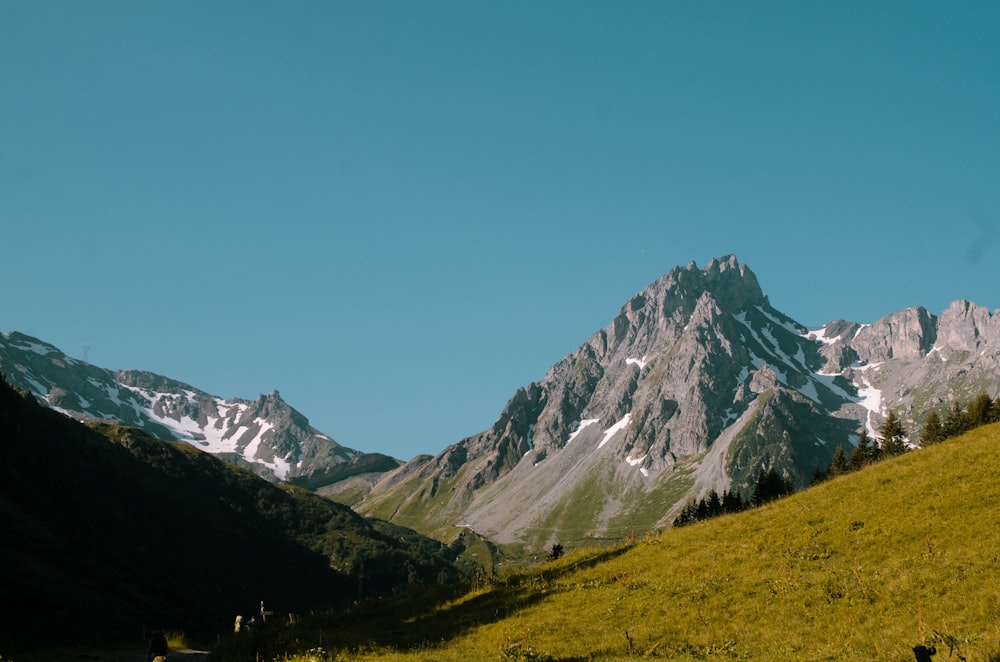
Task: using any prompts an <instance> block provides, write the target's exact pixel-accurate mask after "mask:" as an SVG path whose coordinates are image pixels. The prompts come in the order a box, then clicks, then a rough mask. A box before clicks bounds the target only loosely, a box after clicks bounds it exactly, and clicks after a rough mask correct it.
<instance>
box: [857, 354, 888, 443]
mask: <svg viewBox="0 0 1000 662" xmlns="http://www.w3.org/2000/svg"><path fill="white" fill-rule="evenodd" d="M879 365H880V364H878V363H872V364H870V365H867V366H863V367H858V368H856V370H857V371H858V377H859V379H860V380H861V384H859V385H858V397H859V398H860V400H859V401H858V404H860V405H861V406H862V407H864V408H865V409H867V410H868V414H867V416H865V428H866V429H867V430H868V433H869V434H870V435H872V436H873V437H874V436H875V435H876V428H875V424H874V422H873V421H872V415H873V414H875V415H881V414H882V391H880V390H879V389H877V388H875V387H874V386H872V384H871V382H870V381H869V380H868V376H867V375H866V374H865V372H867V371H868V370H870V369H872V368H877V367H878V366H879Z"/></svg>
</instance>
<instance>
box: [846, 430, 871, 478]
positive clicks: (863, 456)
mask: <svg viewBox="0 0 1000 662" xmlns="http://www.w3.org/2000/svg"><path fill="white" fill-rule="evenodd" d="M871 461H872V441H871V438H870V437H869V436H868V430H867V429H866V428H861V432H859V433H858V445H857V446H855V447H854V450H853V451H851V469H853V470H854V471H857V470H858V469H860V468H861V467H863V466H865V465H866V464H869V463H870V462H871Z"/></svg>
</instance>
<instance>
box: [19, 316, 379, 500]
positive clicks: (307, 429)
mask: <svg viewBox="0 0 1000 662" xmlns="http://www.w3.org/2000/svg"><path fill="white" fill-rule="evenodd" d="M0 372H3V373H4V374H6V375H7V379H8V381H9V382H10V383H11V384H13V385H14V386H17V387H19V388H23V389H25V390H27V391H29V392H31V393H32V394H33V395H34V396H35V397H36V398H37V399H38V400H39V401H40V402H43V403H44V404H47V405H48V406H50V407H52V408H53V409H56V410H59V411H61V412H63V413H65V414H68V415H70V416H72V417H74V418H79V419H108V420H114V421H120V422H122V423H125V424H128V425H134V426H136V427H139V428H142V429H143V430H145V431H146V432H148V433H150V434H152V435H153V436H155V437H157V438H160V439H176V440H182V441H186V442H188V443H190V444H191V445H193V446H196V447H198V448H200V449H201V450H204V451H206V452H209V453H212V454H214V455H217V456H219V457H221V458H222V459H225V460H227V461H230V462H233V463H235V464H239V465H241V466H244V467H247V468H249V469H251V470H253V471H255V472H256V473H258V474H260V475H262V476H265V477H267V478H270V479H272V480H283V481H290V482H297V483H301V484H305V485H312V484H313V483H317V482H319V483H322V482H327V481H329V480H338V479H342V478H345V477H347V476H350V475H353V474H357V473H362V472H367V471H386V470H389V469H394V468H395V467H397V466H398V465H399V463H398V462H397V461H395V460H393V459H392V458H387V457H385V456H381V455H370V454H365V453H359V452H358V451H355V450H352V449H350V448H346V447H344V446H341V445H339V444H337V443H336V442H335V441H334V440H333V439H331V438H330V437H328V436H327V435H325V434H323V433H322V432H320V431H319V430H316V429H315V428H313V427H312V426H310V425H309V420H308V419H307V418H306V417H305V416H303V415H302V414H301V413H299V412H298V411H296V410H295V409H293V408H292V407H290V406H289V405H288V404H287V403H286V402H285V401H284V400H282V399H281V396H280V395H279V394H278V392H277V391H272V392H271V393H268V394H267V395H261V396H260V397H259V398H258V399H257V400H253V401H250V400H240V399H230V400H223V399H222V398H219V397H216V396H213V395H209V394H208V393H205V392H203V391H200V390H198V389H196V388H194V387H193V386H190V385H188V384H184V383H182V382H178V381H175V380H172V379H169V378H167V377H163V376H161V375H157V374H154V373H151V372H141V371H135V370H123V371H117V372H112V371H110V370H106V369H103V368H99V367H97V366H93V365H90V364H89V363H86V362H84V361H79V360H77V359H73V358H70V357H68V356H66V355H65V354H64V353H63V352H61V351H60V350H59V349H58V348H56V347H54V346H52V345H50V344H48V343H45V342H42V341H40V340H38V339H35V338H31V337H29V336H26V335H23V334H20V333H16V332H13V333H6V334H3V335H2V336H0Z"/></svg>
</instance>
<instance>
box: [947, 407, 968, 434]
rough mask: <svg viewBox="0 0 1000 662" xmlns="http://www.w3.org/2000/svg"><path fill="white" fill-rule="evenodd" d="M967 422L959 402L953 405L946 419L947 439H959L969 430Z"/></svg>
mask: <svg viewBox="0 0 1000 662" xmlns="http://www.w3.org/2000/svg"><path fill="white" fill-rule="evenodd" d="M965 422H966V421H965V415H964V414H963V413H962V406H961V405H960V404H958V402H954V403H952V405H951V408H950V409H948V413H947V414H946V415H945V417H944V433H945V437H957V436H958V435H960V434H962V433H963V432H965V431H966V430H967V429H968V428H966V427H965Z"/></svg>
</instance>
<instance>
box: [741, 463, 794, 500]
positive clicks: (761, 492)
mask: <svg viewBox="0 0 1000 662" xmlns="http://www.w3.org/2000/svg"><path fill="white" fill-rule="evenodd" d="M791 493H792V483H791V482H790V481H788V480H786V479H785V478H784V477H782V476H781V475H780V474H778V471H777V470H776V469H775V468H774V467H771V468H770V469H769V470H767V471H764V470H761V472H760V473H759V474H758V475H757V484H756V485H755V486H754V490H753V496H752V497H750V504H751V505H752V506H762V505H764V504H765V503H768V502H770V501H774V500H775V499H778V498H780V497H783V496H785V495H786V494H791Z"/></svg>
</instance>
